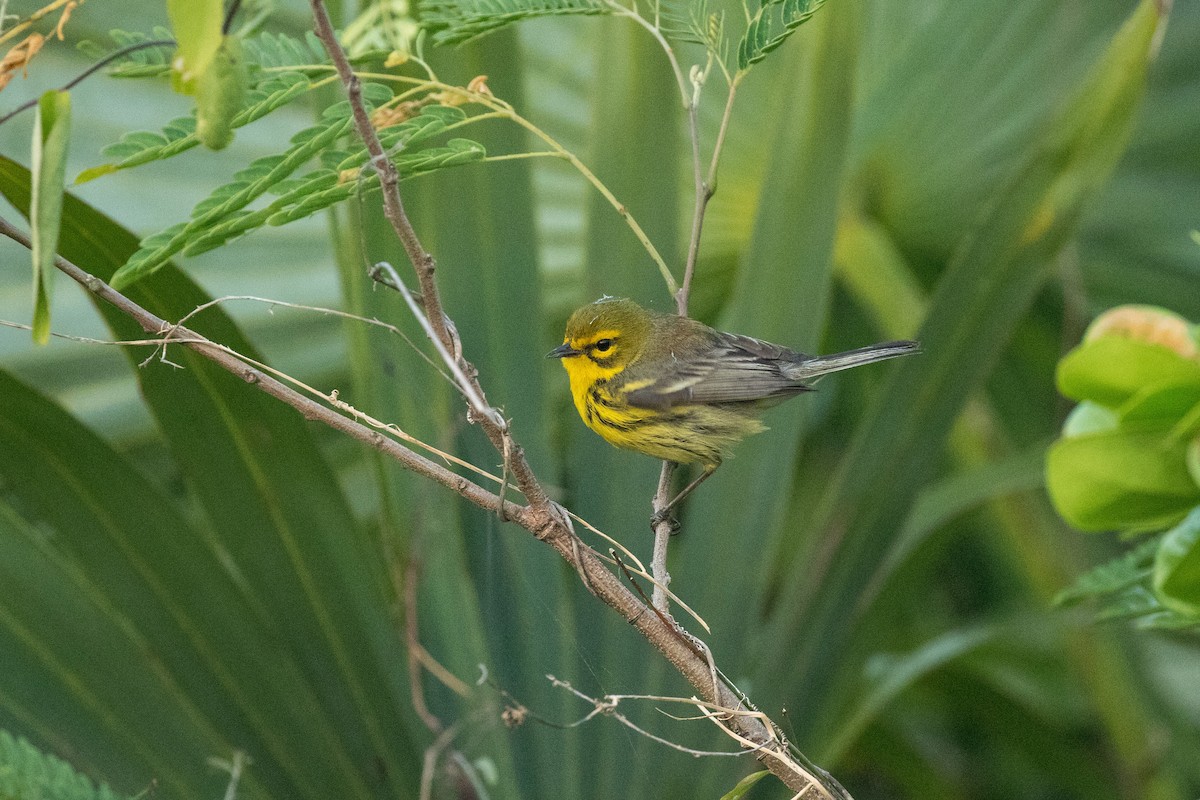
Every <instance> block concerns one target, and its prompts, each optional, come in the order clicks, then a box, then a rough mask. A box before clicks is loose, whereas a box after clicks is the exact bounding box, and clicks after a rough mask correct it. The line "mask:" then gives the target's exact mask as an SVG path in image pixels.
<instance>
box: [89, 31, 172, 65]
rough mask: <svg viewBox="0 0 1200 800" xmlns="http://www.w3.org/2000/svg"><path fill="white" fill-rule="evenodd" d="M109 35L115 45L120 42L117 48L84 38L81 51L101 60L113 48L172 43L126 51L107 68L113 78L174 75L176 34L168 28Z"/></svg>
mask: <svg viewBox="0 0 1200 800" xmlns="http://www.w3.org/2000/svg"><path fill="white" fill-rule="evenodd" d="M108 35H109V36H110V37H112V44H113V45H116V46H115V47H110V46H108V45H106V44H100V43H98V42H93V41H88V40H84V41H82V42H80V43H79V50H80V52H82V53H83V54H84V55H86V56H88V57H89V58H94V59H96V60H97V61H99V60H100V59H102V58H104V57H106V56H108V55H109V54H110V53H111V52H112V51H113V50H123V49H125V48H128V47H132V46H134V45H139V44H143V43H145V42H150V41H164V42H169V43H170V44H165V45H161V46H158V47H147V48H144V49H141V50H134V51H133V52H130V53H126V54H125V55H124V56H122V57H121V58H119V59H117V60H116V61H114V62H112V63H111V64H109V65H108V67H107V68H106V70H105V71H106V72H107V73H108V75H110V76H111V77H114V78H162V77H166V76H167V75H169V74H171V54H172V53H173V52H174V51H175V45H174V39H173V34H172V33H171V32H170V31H169V30H167V29H166V28H162V27H156V28H155V29H154V30H153V31H151V33H150V34H149V35H147V34H145V33H141V32H138V31H122V30H114V31H110V32H109V34H108Z"/></svg>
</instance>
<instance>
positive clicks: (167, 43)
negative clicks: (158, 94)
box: [0, 39, 175, 125]
mask: <svg viewBox="0 0 1200 800" xmlns="http://www.w3.org/2000/svg"><path fill="white" fill-rule="evenodd" d="M174 44H175V40H174V39H154V40H152V41H149V42H138V43H137V44H131V45H129V46H128V47H122V48H121V49H120V50H118V51H117V52H115V53H110V54H108V55H107V56H105V57H104V58H102V59H100V60H99V61H97V62H96V63H95V64H92V65H91V66H90V67H88V68H87V69H85V70H84V71H83V72H81V73H79V74H78V75H76V76H75V77H74V78H72V79H71V80H69V81H67V82H66V83H64V84H63V85H62V86H60V87H58V90H57V91H60V92H65V91H67V90H69V89H73V88H75V86H77V85H79V84H80V83H81V82H83V81H84V80H86V79H87V78H90V77H91V76H92V75H94V74H95V73H96V72H97V71H99V70H101V69H104V68H105V67H106V66H108V65H109V64H110V63H112V62H113V61H116V60H117V59H118V58H121V57H123V56H127V55H129V54H130V53H136V52H137V51H138V50H145V49H147V48H149V47H172V46H174ZM38 100H39V98H37V97H35V98H33V99H32V100H28V101H26V102H24V103H22V104H21V105H19V106H17V107H16V108H14V109H13V110H12V111H10V112H8V113H7V114H5V115H4V116H0V125H3V124H4V123H6V122H8V121H9V120H10V119H12V118H13V117H15V116H17V115H18V114H20V113H21V112H23V111H28V110H29V109H31V108H33V107H34V106H36V105H37V104H38Z"/></svg>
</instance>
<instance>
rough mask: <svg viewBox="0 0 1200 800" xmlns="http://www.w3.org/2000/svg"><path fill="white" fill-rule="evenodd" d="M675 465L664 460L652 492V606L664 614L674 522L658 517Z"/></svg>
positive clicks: (667, 497) (666, 500) (667, 500)
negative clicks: (669, 551) (653, 492)
mask: <svg viewBox="0 0 1200 800" xmlns="http://www.w3.org/2000/svg"><path fill="white" fill-rule="evenodd" d="M676 466H677V465H676V464H675V462H673V461H664V462H663V466H662V474H661V475H660V476H659V479H658V491H657V492H655V494H654V504H653V508H654V517H653V519H654V520H656V521H655V523H654V555H653V557H652V558H651V559H650V572H651V573H652V574H653V575H654V607H655V608H656V609H658V610H659V611H662V612H663V613H665V614H669V613H670V604H669V603H668V602H667V587H668V586H670V585H671V573H669V572H667V544H668V543H669V542H670V540H671V534H672V533H674V532H675V524H674V522H673V521H672V520H671V518H670V517H663V518H661V519H660V518H659V516H660V515H661V514H662V513H663V509H665V508H666V507H667V504H668V503H670V502H671V477H672V476H673V475H674V474H675V467H676Z"/></svg>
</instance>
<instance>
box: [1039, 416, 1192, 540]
mask: <svg viewBox="0 0 1200 800" xmlns="http://www.w3.org/2000/svg"><path fill="white" fill-rule="evenodd" d="M1046 488H1047V490H1048V491H1049V493H1050V499H1051V500H1052V501H1053V502H1054V507H1055V508H1056V509H1057V510H1058V512H1059V513H1060V514H1061V515H1062V516H1063V518H1064V519H1066V520H1067V522H1069V523H1070V524H1071V525H1072V526H1074V527H1076V528H1078V529H1080V530H1085V531H1102V530H1114V529H1118V530H1120V529H1134V530H1155V529H1161V528H1163V527H1165V526H1167V525H1170V524H1173V523H1175V522H1177V521H1179V519H1181V518H1182V517H1183V515H1184V514H1186V513H1187V512H1188V510H1189V509H1191V507H1192V506H1194V505H1196V503H1198V502H1200V486H1197V485H1196V482H1195V481H1193V480H1192V478H1191V476H1190V475H1189V474H1188V471H1187V465H1186V463H1185V445H1184V444H1183V443H1182V442H1178V441H1176V440H1173V439H1171V438H1170V437H1169V436H1166V435H1164V434H1163V432H1162V431H1161V430H1158V431H1155V430H1150V431H1145V430H1126V429H1122V428H1118V429H1115V430H1111V431H1101V432H1097V433H1090V434H1087V435H1083V436H1076V437H1073V438H1070V439H1060V440H1059V441H1057V442H1055V443H1054V444H1053V445H1052V446H1051V447H1050V450H1049V451H1048V452H1047V455H1046Z"/></svg>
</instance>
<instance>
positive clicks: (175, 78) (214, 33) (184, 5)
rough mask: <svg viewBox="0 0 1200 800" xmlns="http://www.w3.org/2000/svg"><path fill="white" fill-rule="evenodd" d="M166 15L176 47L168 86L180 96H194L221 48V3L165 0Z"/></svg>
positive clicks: (214, 0)
mask: <svg viewBox="0 0 1200 800" xmlns="http://www.w3.org/2000/svg"><path fill="white" fill-rule="evenodd" d="M167 15H168V16H169V17H170V18H171V28H172V30H173V31H174V33H175V41H176V42H178V43H179V44H178V47H177V49H176V51H175V58H174V59H173V60H172V73H171V83H172V86H173V88H174V89H175V91H177V92H179V93H180V94H194V93H195V92H196V90H197V87H198V85H199V81H200V80H201V77H202V76H203V75H204V73H205V72H206V71H207V70H208V68H209V65H210V64H211V62H212V60H213V58H215V57H216V55H217V51H218V50H219V49H220V48H221V39H222V33H221V24H222V22H223V21H224V17H225V10H224V8H223V3H222V2H221V0H167Z"/></svg>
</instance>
